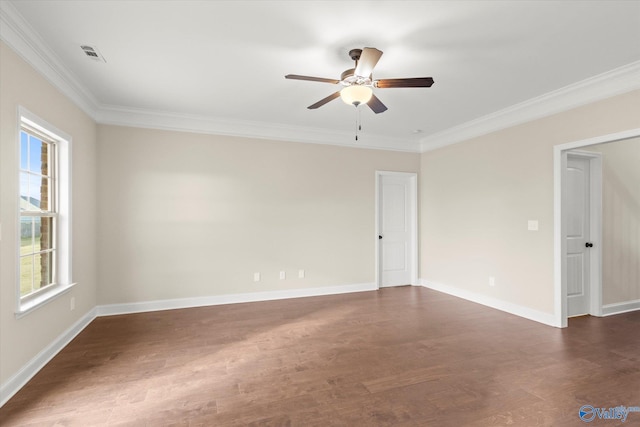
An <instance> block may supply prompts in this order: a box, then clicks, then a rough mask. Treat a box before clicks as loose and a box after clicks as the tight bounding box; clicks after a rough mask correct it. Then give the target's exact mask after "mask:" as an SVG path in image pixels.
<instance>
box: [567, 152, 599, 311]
mask: <svg viewBox="0 0 640 427" xmlns="http://www.w3.org/2000/svg"><path fill="white" fill-rule="evenodd" d="M569 156H571V157H574V158H580V159H584V160H587V161H588V162H589V240H590V241H591V242H595V243H594V245H593V247H592V248H590V249H589V312H588V313H587V314H589V315H591V316H602V153H598V152H592V151H582V150H566V151H564V152H563V153H562V176H561V179H562V182H563V187H564V183H565V181H566V178H565V175H564V174H565V172H566V170H567V160H568V157H569ZM566 202H567V196H566V194H565V191H564V188H563V192H562V206H561V211H562V220H561V221H562V222H561V228H562V281H563V283H564V289H567V285H566V283H567V278H568V271H567V268H566V266H567V247H566V242H567V231H566V228H567V215H566V212H567V209H566V208H565V207H566V204H565V203H566ZM564 297H565V299H567V298H568V295H567V294H566V292H565V296H564ZM566 307H567V317H569V313H568V303H567V305H566Z"/></svg>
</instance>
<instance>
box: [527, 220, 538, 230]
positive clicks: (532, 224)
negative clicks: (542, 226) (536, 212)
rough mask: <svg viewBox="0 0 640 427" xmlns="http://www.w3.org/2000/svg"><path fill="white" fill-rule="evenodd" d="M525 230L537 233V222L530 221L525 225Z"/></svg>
mask: <svg viewBox="0 0 640 427" xmlns="http://www.w3.org/2000/svg"><path fill="white" fill-rule="evenodd" d="M527 230H529V231H538V220H537V219H530V220H529V221H528V223H527Z"/></svg>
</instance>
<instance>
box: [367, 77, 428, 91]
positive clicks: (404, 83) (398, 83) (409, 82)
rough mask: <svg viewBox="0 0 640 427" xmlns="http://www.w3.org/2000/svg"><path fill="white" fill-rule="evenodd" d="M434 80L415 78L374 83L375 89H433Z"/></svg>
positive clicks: (382, 80)
mask: <svg viewBox="0 0 640 427" xmlns="http://www.w3.org/2000/svg"><path fill="white" fill-rule="evenodd" d="M432 84H433V79H432V78H431V77H414V78H410V79H381V80H376V81H375V82H374V86H375V87H379V88H381V89H383V88H390V87H431V85H432Z"/></svg>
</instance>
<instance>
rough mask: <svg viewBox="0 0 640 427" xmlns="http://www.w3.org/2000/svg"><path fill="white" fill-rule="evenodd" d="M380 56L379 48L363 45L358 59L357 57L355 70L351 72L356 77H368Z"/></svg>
mask: <svg viewBox="0 0 640 427" xmlns="http://www.w3.org/2000/svg"><path fill="white" fill-rule="evenodd" d="M381 56H382V51H381V50H378V49H376V48H373V47H365V48H364V49H362V53H361V54H360V59H358V65H357V66H356V70H355V71H354V73H353V74H354V75H356V76H358V77H364V78H369V76H370V75H371V73H372V72H373V67H375V66H376V64H377V63H378V61H379V60H380V57H381Z"/></svg>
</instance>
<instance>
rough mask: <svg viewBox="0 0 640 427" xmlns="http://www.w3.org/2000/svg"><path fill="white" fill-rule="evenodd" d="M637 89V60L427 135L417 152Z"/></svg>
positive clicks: (639, 73)
mask: <svg viewBox="0 0 640 427" xmlns="http://www.w3.org/2000/svg"><path fill="white" fill-rule="evenodd" d="M637 89H640V61H635V62H632V63H630V64H627V65H624V66H622V67H619V68H615V69H613V70H611V71H607V72H605V73H602V74H598V75H596V76H593V77H590V78H587V79H585V80H581V81H579V82H577V83H573V84H571V85H568V86H565V87H563V88H561V89H558V90H554V91H552V92H549V93H546V94H544V95H541V96H538V97H535V98H532V99H529V100H527V101H524V102H521V103H519V104H515V105H512V106H511V107H508V108H505V109H503V110H500V111H496V112H495V113H491V114H488V115H486V116H483V117H480V118H478V119H475V120H471V121H469V122H466V123H463V124H461V125H458V126H455V127H452V128H450V129H447V130H445V131H442V132H438V133H435V134H432V135H429V136H426V137H424V138H422V139H421V140H420V151H421V152H425V151H430V150H435V149H437V148H441V147H446V146H448V145H452V144H456V143H458V142H462V141H466V140H469V139H472V138H476V137H479V136H482V135H486V134H489V133H491V132H495V131H498V130H501V129H506V128H509V127H511V126H516V125H519V124H522V123H525V122H529V121H532V120H536V119H540V118H542V117H546V116H550V115H553V114H557V113H561V112H563V111H567V110H570V109H572V108H576V107H580V106H582V105H586V104H589V103H591V102H596V101H599V100H601V99H605V98H609V97H612V96H615V95H620V94H623V93H626V92H631V91H633V90H637Z"/></svg>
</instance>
